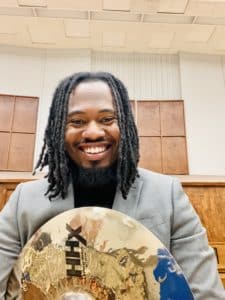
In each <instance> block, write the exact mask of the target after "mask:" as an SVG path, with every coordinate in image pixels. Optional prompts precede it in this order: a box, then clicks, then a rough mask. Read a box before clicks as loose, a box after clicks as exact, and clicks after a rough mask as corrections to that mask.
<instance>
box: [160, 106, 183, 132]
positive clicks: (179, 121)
mask: <svg viewBox="0 0 225 300" xmlns="http://www.w3.org/2000/svg"><path fill="white" fill-rule="evenodd" d="M160 114H161V134H162V136H184V135H185V127H184V108H183V102H179V101H165V102H163V101H162V102H160Z"/></svg>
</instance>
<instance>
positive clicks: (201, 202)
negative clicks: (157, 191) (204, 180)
mask: <svg viewBox="0 0 225 300" xmlns="http://www.w3.org/2000/svg"><path fill="white" fill-rule="evenodd" d="M185 192H186V193H187V195H188V196H189V198H190V199H191V202H192V204H193V206H194V208H195V209H196V211H197V213H198V214H199V216H200V218H201V221H202V223H203V224H204V226H205V227H207V233H208V239H209V241H210V242H217V243H218V242H225V222H224V219H225V216H224V213H225V206H224V205H225V188H224V187H223V186H215V187H212V186H209V187H208V186H204V187H201V186H199V187H191V186H190V187H185ZM224 265H225V262H224Z"/></svg>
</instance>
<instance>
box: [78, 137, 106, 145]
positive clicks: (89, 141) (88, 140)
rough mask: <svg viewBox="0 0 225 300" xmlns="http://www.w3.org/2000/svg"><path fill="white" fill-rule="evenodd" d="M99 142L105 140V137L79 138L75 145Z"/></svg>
mask: <svg viewBox="0 0 225 300" xmlns="http://www.w3.org/2000/svg"><path fill="white" fill-rule="evenodd" d="M101 142H107V139H105V138H103V137H102V138H97V139H88V138H84V139H81V140H80V141H79V142H77V143H76V145H79V144H90V143H101Z"/></svg>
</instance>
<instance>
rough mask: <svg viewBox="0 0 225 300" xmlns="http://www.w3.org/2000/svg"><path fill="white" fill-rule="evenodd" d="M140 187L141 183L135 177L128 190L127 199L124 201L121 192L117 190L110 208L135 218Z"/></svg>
mask: <svg viewBox="0 0 225 300" xmlns="http://www.w3.org/2000/svg"><path fill="white" fill-rule="evenodd" d="M142 185H143V181H142V180H141V179H140V177H137V178H136V180H135V182H134V183H133V185H132V186H131V188H130V191H129V193H128V196H127V199H124V198H123V196H122V194H121V191H120V190H119V189H117V191H116V195H115V199H114V202H113V207H112V208H113V209H115V210H118V211H120V212H122V213H124V214H126V215H128V216H130V217H132V218H135V217H136V211H137V206H138V202H139V198H140V194H141V189H142Z"/></svg>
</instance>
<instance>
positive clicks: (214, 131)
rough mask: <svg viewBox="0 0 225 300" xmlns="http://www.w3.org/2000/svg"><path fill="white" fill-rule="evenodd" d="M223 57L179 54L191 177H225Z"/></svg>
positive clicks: (224, 82)
mask: <svg viewBox="0 0 225 300" xmlns="http://www.w3.org/2000/svg"><path fill="white" fill-rule="evenodd" d="M223 68H224V65H223V58H221V57H220V56H209V55H191V54H181V55H180V74H181V89H182V98H183V99H184V100H185V112H186V113H185V116H186V133H187V144H188V157H189V171H190V174H201V175H202V174H210V175H224V174H225V155H224V154H225V81H224V75H223Z"/></svg>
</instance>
